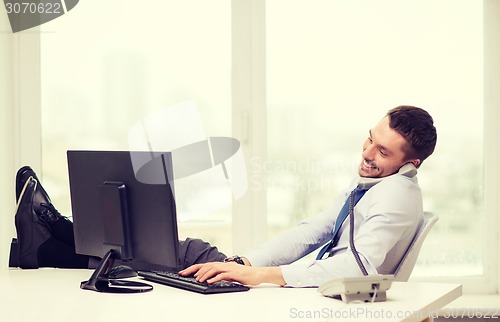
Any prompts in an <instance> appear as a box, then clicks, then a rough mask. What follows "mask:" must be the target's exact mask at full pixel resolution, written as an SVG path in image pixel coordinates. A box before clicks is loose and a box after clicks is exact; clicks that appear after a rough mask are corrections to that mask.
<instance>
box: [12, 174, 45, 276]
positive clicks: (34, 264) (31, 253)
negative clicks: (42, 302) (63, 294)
mask: <svg viewBox="0 0 500 322" xmlns="http://www.w3.org/2000/svg"><path fill="white" fill-rule="evenodd" d="M31 181H34V183H33V184H34V185H35V186H34V187H33V189H32V192H31V196H25V194H26V190H27V188H28V185H29V184H31ZM37 185H38V182H37V181H36V179H34V178H33V177H32V176H30V177H29V178H28V180H26V183H25V184H24V186H23V189H22V190H21V193H20V195H19V200H18V202H17V206H16V215H15V218H14V221H15V225H16V230H17V240H18V246H19V247H18V255H19V261H18V263H19V267H21V268H38V255H37V253H38V247H39V246H40V245H41V244H43V243H44V242H45V241H47V240H48V239H49V238H50V233H48V231H47V232H44V231H42V227H38V229H37V226H35V225H39V223H38V221H37V220H36V214H35V213H34V210H33V206H32V205H33V196H34V194H35V190H36V187H37ZM25 197H26V198H28V197H29V198H30V200H29V201H25V200H23V199H24V198H25ZM22 207H25V208H26V209H22Z"/></svg>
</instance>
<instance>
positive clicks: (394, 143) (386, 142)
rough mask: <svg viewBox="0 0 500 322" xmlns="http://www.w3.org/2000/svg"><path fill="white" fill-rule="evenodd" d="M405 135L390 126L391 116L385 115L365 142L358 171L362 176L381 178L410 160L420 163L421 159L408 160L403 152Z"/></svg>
mask: <svg viewBox="0 0 500 322" xmlns="http://www.w3.org/2000/svg"><path fill="white" fill-rule="evenodd" d="M405 144H406V140H405V139H404V137H403V136H402V135H401V134H399V133H398V132H396V131H395V130H393V129H391V128H390V127H389V117H388V116H386V117H384V118H383V119H382V120H381V121H380V122H379V123H378V124H377V125H376V126H375V127H374V128H373V129H371V130H370V134H369V136H368V138H367V139H366V141H365V143H364V144H363V153H362V154H361V156H362V160H361V164H360V166H359V170H358V173H359V175H360V176H361V177H369V178H381V177H386V176H389V175H391V174H394V173H396V172H397V171H398V170H399V168H400V167H401V166H403V165H404V164H406V163H408V162H412V163H414V164H415V165H418V163H419V162H420V160H418V159H417V160H407V159H406V158H405V153H404V152H403V146H404V145H405Z"/></svg>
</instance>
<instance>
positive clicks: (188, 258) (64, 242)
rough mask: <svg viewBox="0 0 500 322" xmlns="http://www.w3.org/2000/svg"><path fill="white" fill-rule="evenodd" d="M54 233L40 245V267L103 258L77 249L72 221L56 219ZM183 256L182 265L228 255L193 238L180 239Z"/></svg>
mask: <svg viewBox="0 0 500 322" xmlns="http://www.w3.org/2000/svg"><path fill="white" fill-rule="evenodd" d="M51 233H52V237H51V238H50V239H49V240H47V241H46V242H45V243H43V244H42V245H41V246H40V248H39V249H38V266H39V267H58V268H95V266H96V263H98V262H99V260H100V259H99V258H95V257H90V256H86V255H80V254H77V253H76V251H75V236H74V235H73V223H72V222H71V221H69V220H66V219H60V220H58V221H56V222H55V223H54V224H53V225H52V227H51ZM179 256H180V258H181V264H182V267H181V269H182V268H186V267H189V266H191V265H193V264H198V263H206V262H222V261H223V260H224V259H225V258H226V255H224V254H223V253H221V252H219V250H218V249H217V247H215V246H212V245H210V244H209V243H207V242H204V241H203V240H201V239H193V238H187V239H186V240H182V241H179Z"/></svg>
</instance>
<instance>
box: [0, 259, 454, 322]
mask: <svg viewBox="0 0 500 322" xmlns="http://www.w3.org/2000/svg"><path fill="white" fill-rule="evenodd" d="M91 273H92V271H90V270H62V269H37V270H21V269H0V288H1V291H0V319H1V320H2V321H6V322H7V321H8V322H32V321H37V322H45V321H50V322H63V321H64V322H79V321H88V322H98V321H99V322H100V321H103V322H104V321H106V322H114V321H120V322H127V321H134V322H138V321H155V322H156V321H158V322H162V321H165V322H167V321H168V322H178V321H187V322H190V321H217V322H223V321H231V322H241V321H256V322H257V321H266V322H267V321H270V322H274V321H334V320H335V321H337V320H343V321H344V320H345V321H421V320H423V319H425V318H427V317H428V316H429V315H430V316H431V317H432V316H433V315H435V314H437V310H438V309H439V308H440V307H443V306H445V305H447V304H448V303H450V302H451V301H453V300H455V299H457V298H458V297H460V296H461V293H462V288H461V285H460V284H439V283H401V282H394V283H393V284H392V287H391V289H390V290H389V291H387V301H385V302H378V303H362V304H361V303H353V304H348V305H347V304H345V303H343V302H342V301H339V300H334V299H330V298H326V297H323V296H321V295H320V294H319V293H318V292H317V289H316V288H286V287H285V288H282V287H277V286H273V285H264V286H258V287H255V288H252V289H251V290H250V291H248V292H241V293H229V294H213V295H201V294H197V293H193V292H188V291H184V290H179V289H176V288H172V287H168V286H164V285H160V284H153V283H152V285H153V286H154V289H153V291H151V292H147V293H139V294H103V293H96V292H92V291H86V290H81V289H80V288H79V286H80V282H81V281H83V280H87V279H88V278H89V277H90V275H91ZM434 317H435V316H434Z"/></svg>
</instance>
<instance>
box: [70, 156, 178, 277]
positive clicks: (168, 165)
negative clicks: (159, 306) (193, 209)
mask: <svg viewBox="0 0 500 322" xmlns="http://www.w3.org/2000/svg"><path fill="white" fill-rule="evenodd" d="M67 157H68V170H69V183H70V191H71V208H72V215H73V223H74V233H75V246H76V252H77V253H78V254H84V255H90V256H97V257H101V258H102V257H103V256H104V255H105V254H106V253H107V252H108V251H110V250H116V251H117V252H118V253H119V254H120V255H121V257H122V260H123V261H125V262H126V263H127V265H129V266H131V267H133V268H134V269H136V270H157V269H168V268H174V269H175V268H178V267H179V253H178V245H179V244H178V235H177V218H176V208H175V199H174V190H173V180H172V178H173V177H172V157H171V154H170V153H169V152H165V153H157V152H131V151H68V153H67Z"/></svg>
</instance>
